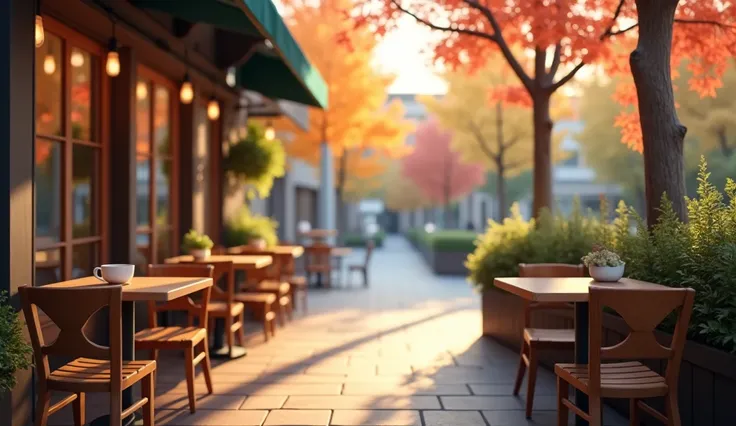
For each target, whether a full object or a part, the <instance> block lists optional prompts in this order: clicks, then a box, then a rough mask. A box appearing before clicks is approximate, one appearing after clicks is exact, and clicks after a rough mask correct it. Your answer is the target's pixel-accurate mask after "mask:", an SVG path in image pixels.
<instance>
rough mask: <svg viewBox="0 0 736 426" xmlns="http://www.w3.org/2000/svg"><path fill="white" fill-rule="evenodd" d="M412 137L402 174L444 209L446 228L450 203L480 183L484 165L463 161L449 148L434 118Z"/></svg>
mask: <svg viewBox="0 0 736 426" xmlns="http://www.w3.org/2000/svg"><path fill="white" fill-rule="evenodd" d="M415 136H416V144H415V146H414V151H412V153H411V154H409V155H407V156H406V157H404V158H403V159H402V172H403V175H404V176H405V177H406V178H408V179H410V180H411V181H412V182H414V184H415V185H416V186H418V187H419V189H420V190H421V191H422V192H424V195H425V196H426V197H427V198H428V199H429V200H430V201H431V202H432V203H435V204H438V205H441V206H443V208H444V223H445V226H447V225H448V224H449V219H450V209H449V205H450V203H451V202H452V201H454V200H456V199H458V198H460V197H462V196H463V195H466V194H468V193H469V192H471V191H472V190H473V189H474V188H476V187H477V186H479V185H481V184H483V182H484V179H485V173H484V169H483V166H482V165H480V164H470V163H465V162H463V161H462V160H461V159H460V154H459V153H457V152H455V151H453V150H452V149H451V148H450V142H451V141H452V133H450V132H449V131H446V130H444V129H441V128H440V127H439V124H438V123H437V121H436V120H435V119H434V118H430V119H429V120H427V121H424V122H422V123H420V124H419V126H418V127H417V129H416V135H415Z"/></svg>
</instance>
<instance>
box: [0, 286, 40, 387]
mask: <svg viewBox="0 0 736 426" xmlns="http://www.w3.org/2000/svg"><path fill="white" fill-rule="evenodd" d="M32 353H33V350H32V349H31V346H30V345H29V344H28V342H26V339H25V337H24V336H23V326H22V325H21V322H20V320H19V318H18V314H17V313H16V312H15V310H14V309H13V307H12V306H10V305H9V304H8V294H7V292H4V291H3V292H0V396H2V394H3V393H5V392H7V391H10V390H12V389H13V387H14V386H15V372H16V371H18V370H25V369H27V368H28V367H30V366H31V359H30V357H31V354H32Z"/></svg>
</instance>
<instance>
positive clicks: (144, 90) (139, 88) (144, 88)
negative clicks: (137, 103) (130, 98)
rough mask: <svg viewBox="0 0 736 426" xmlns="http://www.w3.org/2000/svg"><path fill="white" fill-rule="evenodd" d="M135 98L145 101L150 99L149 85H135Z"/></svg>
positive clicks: (142, 83)
mask: <svg viewBox="0 0 736 426" xmlns="http://www.w3.org/2000/svg"><path fill="white" fill-rule="evenodd" d="M135 97H136V98H138V100H143V99H146V98H147V97H148V85H147V84H146V83H144V82H142V81H139V82H138V84H136V85H135Z"/></svg>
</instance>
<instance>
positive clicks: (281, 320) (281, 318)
mask: <svg viewBox="0 0 736 426" xmlns="http://www.w3.org/2000/svg"><path fill="white" fill-rule="evenodd" d="M277 297H278V296H277ZM276 305H277V308H276V309H278V317H279V325H280V326H281V327H286V309H284V305H282V304H281V300H277V301H276Z"/></svg>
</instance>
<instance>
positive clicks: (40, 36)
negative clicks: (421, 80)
mask: <svg viewBox="0 0 736 426" xmlns="http://www.w3.org/2000/svg"><path fill="white" fill-rule="evenodd" d="M45 39H46V37H45V34H44V31H43V18H42V17H41V15H36V47H41V46H43V42H44V40H45Z"/></svg>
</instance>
